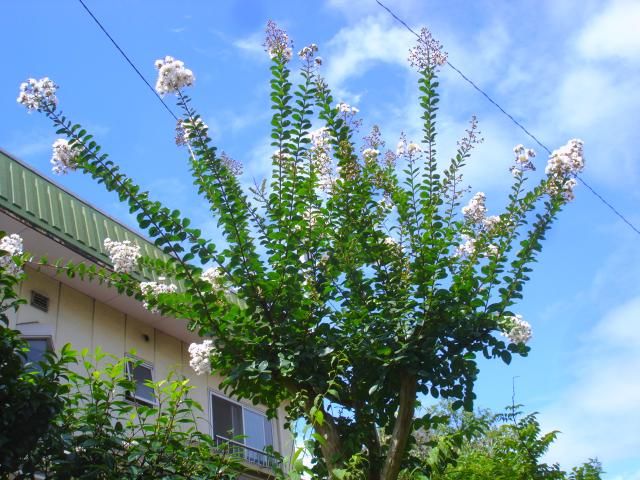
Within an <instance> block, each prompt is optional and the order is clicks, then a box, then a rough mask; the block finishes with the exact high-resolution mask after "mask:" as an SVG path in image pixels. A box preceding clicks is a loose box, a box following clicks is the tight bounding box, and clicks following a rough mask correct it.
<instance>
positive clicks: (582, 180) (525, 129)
mask: <svg viewBox="0 0 640 480" xmlns="http://www.w3.org/2000/svg"><path fill="white" fill-rule="evenodd" d="M376 3H377V4H378V5H380V6H381V7H382V8H384V9H385V10H386V11H387V12H388V13H389V15H391V16H392V17H393V18H394V19H395V20H396V21H397V22H399V23H400V24H401V25H403V26H404V27H405V28H406V29H407V30H408V31H410V32H411V33H413V34H414V35H415V36H416V37H418V38H420V35H419V34H418V32H416V31H415V30H414V29H413V28H411V27H410V26H409V25H408V24H407V22H405V21H404V20H403V19H401V18H400V17H398V15H396V14H395V13H394V12H393V11H392V10H391V9H390V8H389V7H387V6H386V5H385V4H383V3H382V2H381V1H380V0H376ZM447 65H448V66H449V68H451V69H452V70H453V71H455V72H456V73H457V74H458V75H460V77H461V78H462V79H463V80H464V81H465V82H467V83H468V84H469V85H471V86H472V87H473V88H474V89H475V90H476V91H478V93H480V94H481V95H482V96H483V97H484V98H486V99H487V100H488V101H489V102H490V103H491V104H492V105H493V106H494V107H496V108H497V109H498V110H500V112H502V114H503V115H505V116H506V117H507V118H508V119H509V120H511V122H512V123H514V124H515V125H516V126H517V127H518V128H519V129H520V130H522V131H523V132H524V133H525V134H526V135H527V136H528V137H529V138H531V139H532V140H533V141H534V142H535V143H537V144H538V145H539V146H540V147H541V148H542V149H543V150H545V151H546V152H547V153H548V154H549V155H551V149H550V148H549V147H547V146H546V145H545V144H544V143H542V142H541V141H540V140H539V139H538V138H537V137H536V136H535V135H534V134H533V133H531V132H530V131H529V130H528V129H527V128H526V127H525V126H524V125H523V124H522V123H520V122H519V121H518V120H516V119H515V118H514V117H513V115H511V114H510V113H509V112H507V111H506V110H505V109H504V108H502V106H500V104H499V103H498V102H496V101H495V100H494V99H493V98H491V96H490V95H489V94H488V93H487V92H485V91H484V90H483V89H482V88H480V87H479V86H478V85H477V84H476V83H475V82H474V81H473V80H471V79H470V78H469V77H468V76H467V75H465V74H464V73H462V71H461V70H460V69H459V68H458V67H456V66H454V65H453V64H452V63H451V62H450V61H448V60H447ZM576 177H577V178H578V180H580V182H581V183H582V184H583V185H584V186H585V187H587V189H588V190H589V191H590V192H591V193H593V194H594V195H595V196H596V198H597V199H598V200H600V201H601V202H602V203H603V204H604V205H606V206H607V207H608V208H609V209H610V210H611V211H612V212H613V213H614V214H615V215H617V216H618V217H619V218H620V219H621V220H622V221H623V222H624V223H626V224H627V225H628V226H629V227H630V228H631V229H632V230H633V231H634V232H636V233H637V234H638V235H640V229H638V227H636V226H635V225H634V224H633V223H631V221H630V220H629V219H627V218H626V217H625V216H624V215H623V214H622V213H620V211H619V210H618V209H617V208H615V207H614V206H613V205H611V203H609V202H608V201H607V200H606V199H605V198H604V197H603V196H602V195H601V194H599V193H598V192H597V191H596V190H595V189H594V188H593V187H592V186H591V185H589V184H588V183H587V182H586V181H585V180H584V179H583V178H582V177H581V176H579V175H576Z"/></svg>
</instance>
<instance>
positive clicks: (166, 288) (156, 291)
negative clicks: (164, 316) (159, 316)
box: [140, 277, 178, 313]
mask: <svg viewBox="0 0 640 480" xmlns="http://www.w3.org/2000/svg"><path fill="white" fill-rule="evenodd" d="M158 280H160V281H164V280H165V278H164V277H159V278H158ZM177 291H178V287H176V286H175V285H174V284H172V283H159V282H141V283H140V292H142V294H143V295H144V296H146V297H157V296H158V295H161V294H163V293H175V292H177ZM142 305H143V306H144V308H146V309H147V310H149V311H150V312H151V313H158V312H159V310H158V308H157V307H152V306H151V305H150V304H149V302H148V301H146V300H145V301H143V302H142Z"/></svg>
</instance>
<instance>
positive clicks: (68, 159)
mask: <svg viewBox="0 0 640 480" xmlns="http://www.w3.org/2000/svg"><path fill="white" fill-rule="evenodd" d="M51 147H52V149H53V153H52V155H51V165H52V168H51V170H53V173H55V174H58V175H64V174H65V173H67V172H68V171H69V170H75V169H76V167H77V164H76V160H75V159H76V157H77V156H78V155H79V153H80V149H79V148H78V146H77V145H73V146H71V145H70V144H69V142H68V141H67V140H66V139H64V138H59V139H57V140H56V141H55V142H53V145H52V146H51Z"/></svg>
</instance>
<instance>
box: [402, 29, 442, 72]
mask: <svg viewBox="0 0 640 480" xmlns="http://www.w3.org/2000/svg"><path fill="white" fill-rule="evenodd" d="M409 63H410V64H411V66H412V67H418V70H420V71H423V70H427V69H432V68H435V67H438V66H440V65H444V64H445V63H447V53H446V52H444V51H443V50H442V45H441V44H440V42H438V41H437V40H436V39H435V38H433V36H432V35H431V32H430V31H429V30H427V29H426V28H423V29H422V30H420V36H419V37H418V44H417V45H416V46H415V47H414V48H412V49H411V50H409Z"/></svg>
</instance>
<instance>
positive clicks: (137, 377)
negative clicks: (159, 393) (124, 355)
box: [127, 358, 156, 405]
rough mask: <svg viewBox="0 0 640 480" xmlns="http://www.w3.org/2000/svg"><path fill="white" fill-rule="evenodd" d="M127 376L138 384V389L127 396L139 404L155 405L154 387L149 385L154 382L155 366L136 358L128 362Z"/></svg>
mask: <svg viewBox="0 0 640 480" xmlns="http://www.w3.org/2000/svg"><path fill="white" fill-rule="evenodd" d="M127 375H128V376H129V378H130V379H131V380H133V381H134V382H136V389H135V391H133V392H127V396H128V397H129V398H131V399H132V400H135V401H137V402H138V403H143V404H147V405H155V403H156V395H155V392H154V389H153V387H151V386H149V385H148V383H149V382H152V381H153V366H152V365H151V364H150V363H146V362H142V361H141V360H139V359H136V358H130V360H129V361H128V362H127Z"/></svg>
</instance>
